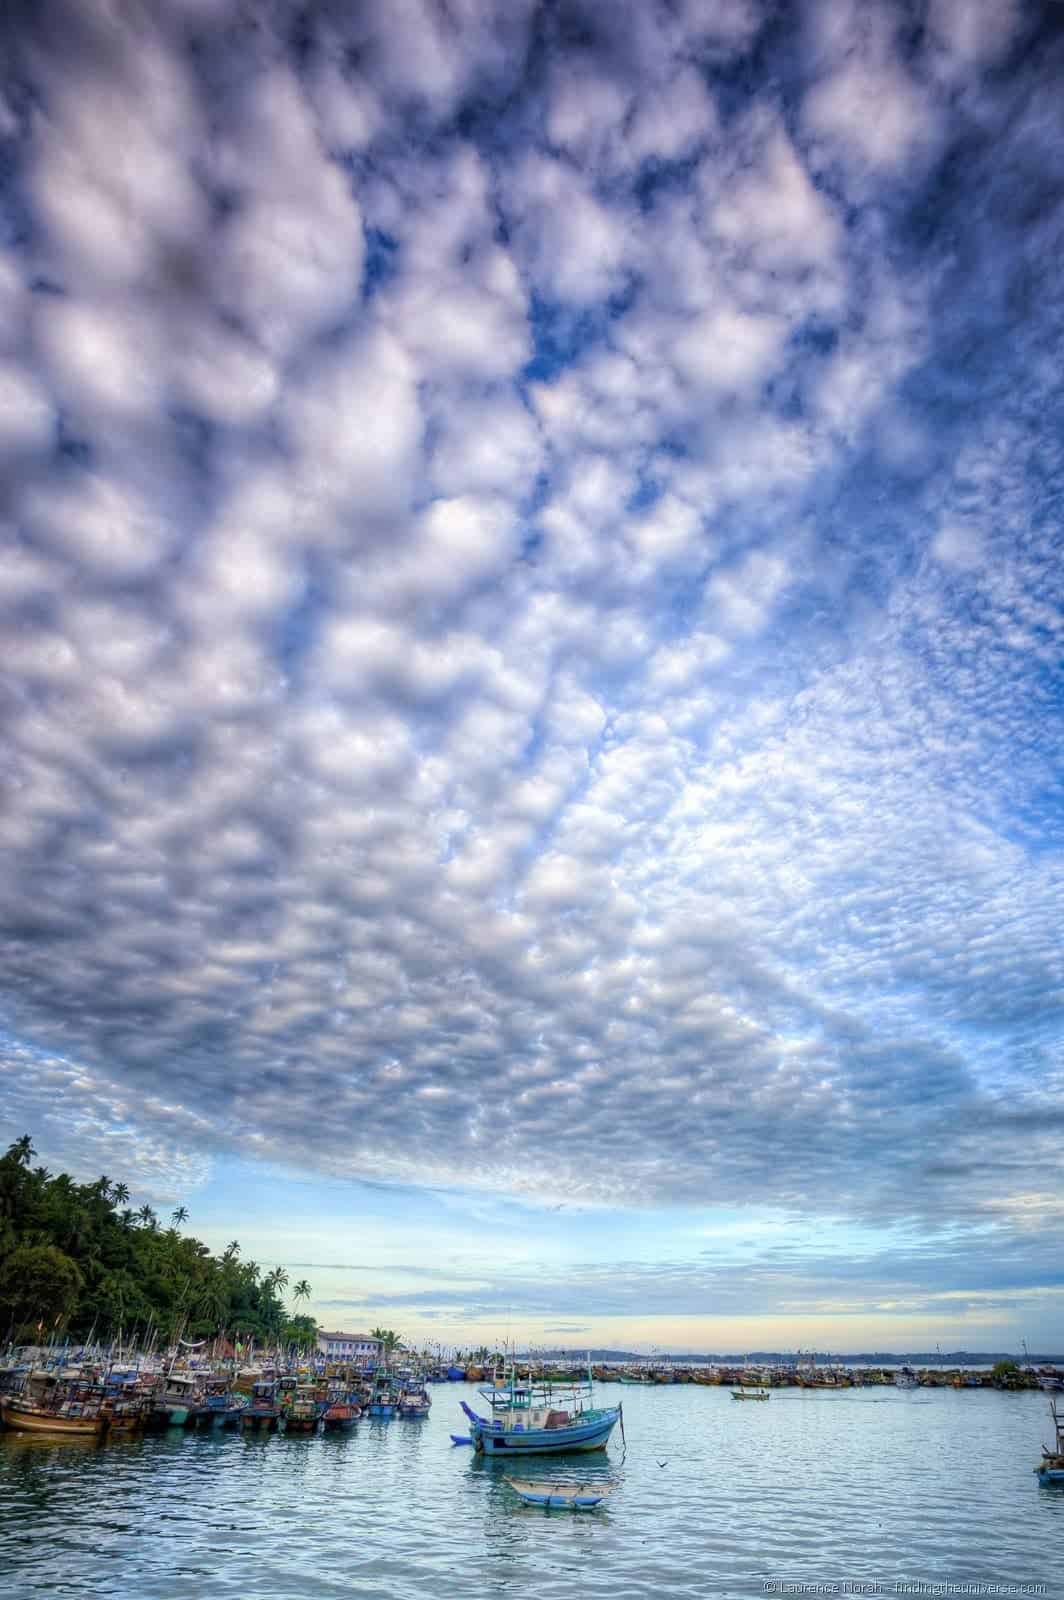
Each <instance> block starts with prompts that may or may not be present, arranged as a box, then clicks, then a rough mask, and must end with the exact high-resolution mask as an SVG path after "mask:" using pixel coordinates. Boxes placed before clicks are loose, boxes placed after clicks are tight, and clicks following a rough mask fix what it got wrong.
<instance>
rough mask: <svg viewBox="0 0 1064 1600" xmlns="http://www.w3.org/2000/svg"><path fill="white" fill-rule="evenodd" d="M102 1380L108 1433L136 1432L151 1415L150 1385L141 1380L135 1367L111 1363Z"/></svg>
mask: <svg viewBox="0 0 1064 1600" xmlns="http://www.w3.org/2000/svg"><path fill="white" fill-rule="evenodd" d="M102 1381H103V1390H104V1401H103V1407H102V1409H103V1411H104V1413H105V1414H106V1417H107V1432H108V1434H109V1435H113V1434H119V1433H139V1432H140V1430H141V1429H142V1428H144V1427H146V1426H147V1424H148V1422H149V1420H150V1418H151V1414H152V1409H153V1407H154V1404H155V1393H154V1384H153V1383H152V1382H148V1383H142V1382H141V1378H140V1374H139V1372H138V1371H137V1369H136V1368H135V1367H117V1366H112V1367H111V1368H110V1369H109V1370H108V1371H107V1372H106V1373H105V1374H104V1377H103V1380H102Z"/></svg>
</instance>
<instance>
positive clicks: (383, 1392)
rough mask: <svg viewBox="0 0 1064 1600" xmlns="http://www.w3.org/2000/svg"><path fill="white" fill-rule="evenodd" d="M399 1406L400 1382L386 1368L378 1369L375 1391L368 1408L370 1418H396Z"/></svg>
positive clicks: (375, 1374)
mask: <svg viewBox="0 0 1064 1600" xmlns="http://www.w3.org/2000/svg"><path fill="white" fill-rule="evenodd" d="M398 1404H399V1384H398V1382H397V1381H396V1379H395V1378H394V1377H393V1375H392V1374H391V1373H390V1372H388V1371H387V1370H386V1369H385V1368H383V1367H378V1368H377V1370H376V1372H375V1373H374V1374H373V1390H372V1392H371V1394H370V1401H369V1407H368V1410H369V1414H370V1416H371V1417H394V1416H395V1412H396V1407H397V1406H398Z"/></svg>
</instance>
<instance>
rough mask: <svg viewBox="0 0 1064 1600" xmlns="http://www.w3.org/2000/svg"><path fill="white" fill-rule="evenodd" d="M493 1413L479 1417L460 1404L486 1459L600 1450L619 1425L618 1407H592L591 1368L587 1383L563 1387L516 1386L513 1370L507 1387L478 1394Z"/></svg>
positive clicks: (475, 1443) (475, 1445) (542, 1384)
mask: <svg viewBox="0 0 1064 1600" xmlns="http://www.w3.org/2000/svg"><path fill="white" fill-rule="evenodd" d="M478 1393H479V1394H481V1395H482V1396H483V1397H484V1399H485V1400H486V1401H487V1402H488V1405H489V1406H490V1408H491V1415H490V1416H486V1417H484V1416H480V1415H479V1414H478V1413H477V1412H476V1411H474V1410H473V1408H472V1406H469V1405H467V1404H466V1402H465V1401H464V1400H463V1401H462V1410H463V1411H464V1412H465V1414H466V1416H467V1417H468V1419H469V1437H470V1443H471V1444H472V1446H473V1449H474V1450H475V1451H476V1452H477V1453H478V1454H479V1455H484V1456H516V1455H524V1456H527V1455H555V1454H557V1453H559V1452H560V1451H565V1452H569V1451H574V1450H581V1451H583V1450H604V1449H605V1448H606V1443H607V1440H608V1439H609V1436H610V1434H611V1433H612V1432H613V1430H614V1428H615V1427H616V1425H617V1423H618V1422H621V1428H622V1431H623V1428H624V1423H623V1421H622V1420H621V1419H622V1412H621V1407H620V1406H596V1405H595V1401H594V1385H593V1382H592V1378H591V1369H590V1366H589V1367H588V1374H587V1378H586V1379H580V1378H576V1379H571V1380H568V1381H566V1382H564V1383H561V1384H552V1383H550V1382H547V1381H543V1382H538V1383H533V1382H524V1381H521V1382H519V1381H518V1379H517V1377H516V1374H515V1373H514V1370H513V1368H512V1367H511V1369H510V1378H509V1382H508V1383H503V1384H502V1385H501V1386H500V1385H498V1384H493V1385H492V1387H491V1388H485V1389H480V1390H478Z"/></svg>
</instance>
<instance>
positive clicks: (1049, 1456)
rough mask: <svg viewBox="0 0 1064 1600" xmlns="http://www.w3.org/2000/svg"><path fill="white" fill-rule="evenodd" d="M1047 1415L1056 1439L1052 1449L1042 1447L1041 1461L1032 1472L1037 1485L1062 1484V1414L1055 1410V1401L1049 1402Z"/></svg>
mask: <svg viewBox="0 0 1064 1600" xmlns="http://www.w3.org/2000/svg"><path fill="white" fill-rule="evenodd" d="M1049 1414H1050V1416H1051V1417H1052V1418H1053V1432H1054V1434H1055V1436H1056V1437H1055V1440H1054V1444H1053V1448H1052V1449H1050V1448H1049V1446H1048V1445H1043V1446H1042V1460H1041V1463H1040V1464H1039V1465H1038V1466H1037V1467H1035V1469H1034V1470H1035V1471H1036V1472H1037V1474H1038V1481H1039V1483H1044V1484H1057V1483H1059V1484H1064V1412H1060V1411H1058V1410H1057V1405H1056V1401H1055V1400H1051V1401H1050V1402H1049Z"/></svg>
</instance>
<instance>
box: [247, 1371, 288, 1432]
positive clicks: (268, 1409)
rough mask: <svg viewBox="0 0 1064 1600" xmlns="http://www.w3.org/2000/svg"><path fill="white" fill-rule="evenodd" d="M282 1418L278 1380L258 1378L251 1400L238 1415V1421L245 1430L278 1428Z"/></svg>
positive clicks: (253, 1385) (254, 1384)
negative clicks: (278, 1396)
mask: <svg viewBox="0 0 1064 1600" xmlns="http://www.w3.org/2000/svg"><path fill="white" fill-rule="evenodd" d="M280 1418H281V1406H280V1402H279V1400H278V1398H277V1380H276V1378H257V1379H256V1380H255V1382H254V1383H253V1384H252V1385H251V1399H250V1400H249V1401H248V1403H247V1405H246V1406H245V1407H244V1408H243V1410H242V1411H241V1412H240V1413H239V1414H238V1417H237V1421H238V1422H239V1424H240V1427H241V1430H243V1429H244V1428H260V1429H261V1428H266V1429H270V1428H276V1427H277V1425H278V1423H279V1422H280Z"/></svg>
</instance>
